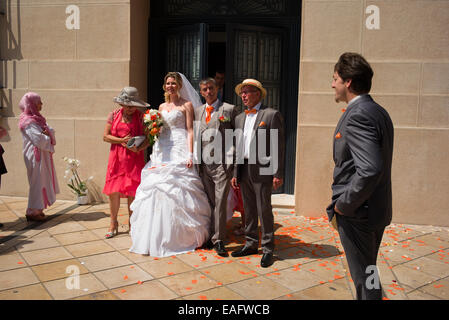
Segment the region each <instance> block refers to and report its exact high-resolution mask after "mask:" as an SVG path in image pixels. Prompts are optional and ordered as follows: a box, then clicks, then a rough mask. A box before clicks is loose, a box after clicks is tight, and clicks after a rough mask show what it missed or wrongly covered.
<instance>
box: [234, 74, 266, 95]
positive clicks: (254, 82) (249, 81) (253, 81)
mask: <svg viewBox="0 0 449 320" xmlns="http://www.w3.org/2000/svg"><path fill="white" fill-rule="evenodd" d="M244 86H253V87H256V88H257V89H259V90H260V92H261V93H262V99H264V98H265V97H266V95H267V90H265V88H264V87H263V86H262V83H260V82H259V81H257V80H256V79H245V80H243V82H242V83H240V84H238V85H237V86H236V87H235V93H237V95H240V91H241V89H242V87H244Z"/></svg>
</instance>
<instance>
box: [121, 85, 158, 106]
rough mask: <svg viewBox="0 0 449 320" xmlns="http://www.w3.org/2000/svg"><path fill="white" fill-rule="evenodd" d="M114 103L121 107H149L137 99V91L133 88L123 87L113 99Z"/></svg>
mask: <svg viewBox="0 0 449 320" xmlns="http://www.w3.org/2000/svg"><path fill="white" fill-rule="evenodd" d="M113 101H114V102H116V103H118V104H120V105H122V106H131V107H141V108H145V107H149V106H150V105H149V104H148V103H146V102H144V101H142V100H140V99H139V91H138V90H137V89H136V88H134V87H125V88H123V89H122V91H120V94H119V95H118V96H117V97H114V99H113Z"/></svg>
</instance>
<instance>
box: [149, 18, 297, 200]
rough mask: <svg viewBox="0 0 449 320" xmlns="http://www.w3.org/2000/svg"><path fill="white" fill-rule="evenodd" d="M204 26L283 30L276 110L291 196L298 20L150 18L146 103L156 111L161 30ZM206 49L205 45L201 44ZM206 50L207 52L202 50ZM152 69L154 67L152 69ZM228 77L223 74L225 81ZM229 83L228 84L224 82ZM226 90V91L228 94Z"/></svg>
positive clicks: (160, 75)
mask: <svg viewBox="0 0 449 320" xmlns="http://www.w3.org/2000/svg"><path fill="white" fill-rule="evenodd" d="M198 23H204V24H206V25H215V26H216V25H228V24H241V25H246V26H251V25H253V26H258V27H264V26H266V27H272V28H283V29H284V30H285V31H286V36H285V42H286V43H285V44H284V47H285V49H286V50H285V52H284V53H283V55H284V56H283V58H284V59H285V60H284V63H283V66H282V71H281V72H283V73H284V75H285V76H284V77H283V80H284V82H283V83H284V85H283V90H284V91H283V93H282V95H283V103H282V104H281V105H280V106H279V108H280V110H281V113H282V115H283V116H284V124H285V132H286V134H285V139H286V141H285V148H286V150H285V155H286V156H285V179H284V180H285V181H284V186H283V191H282V192H283V193H287V194H294V192H295V171H296V152H298V150H296V148H297V144H296V141H297V123H298V103H299V100H298V97H299V71H300V70H299V67H300V39H301V23H300V17H247V16H223V17H210V16H201V17H163V18H158V17H156V18H150V20H149V24H148V35H149V41H148V45H149V48H148V88H147V89H148V102H149V103H150V104H151V105H152V106H153V108H157V107H158V105H159V103H161V101H163V100H162V99H163V92H162V79H163V77H164V76H165V71H164V70H163V67H162V68H160V67H158V66H159V65H162V63H161V62H162V61H163V60H164V59H163V57H162V56H161V55H162V52H161V51H162V50H159V49H158V48H160V47H161V43H163V40H164V39H163V38H162V36H163V30H166V29H168V28H175V27H177V26H178V27H181V26H185V25H193V24H198ZM204 45H206V47H207V44H204ZM206 50H207V48H206ZM203 63H204V64H205V66H204V69H203V70H204V73H205V74H204V75H203V76H206V75H207V71H208V70H207V63H206V62H205V61H204V62H203ZM153 66H156V67H153ZM228 77H230V75H229V74H228V72H227V73H226V81H229V80H231V79H229V80H228ZM228 83H230V82H228ZM230 87H232V85H231V86H228V88H227V89H228V90H232V88H230Z"/></svg>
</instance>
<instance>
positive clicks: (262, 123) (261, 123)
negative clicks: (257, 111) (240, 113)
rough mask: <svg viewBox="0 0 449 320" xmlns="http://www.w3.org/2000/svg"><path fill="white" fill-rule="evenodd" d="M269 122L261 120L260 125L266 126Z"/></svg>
mask: <svg viewBox="0 0 449 320" xmlns="http://www.w3.org/2000/svg"><path fill="white" fill-rule="evenodd" d="M266 125H267V124H266V123H265V122H263V121H261V122H260V123H259V127H263V126H266Z"/></svg>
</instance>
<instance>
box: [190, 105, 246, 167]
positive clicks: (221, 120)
mask: <svg viewBox="0 0 449 320" xmlns="http://www.w3.org/2000/svg"><path fill="white" fill-rule="evenodd" d="M206 115H207V113H206V105H203V106H202V107H201V108H197V110H195V121H198V122H199V124H197V125H199V128H198V129H197V131H198V132H197V133H196V135H198V136H197V137H196V139H197V140H196V141H197V143H199V144H200V145H201V150H202V151H201V153H202V161H201V164H200V165H204V164H207V162H206V163H205V161H204V159H205V157H209V159H214V161H213V163H212V164H211V165H212V166H215V167H216V166H221V167H223V169H224V170H225V171H226V172H229V171H231V170H232V168H233V154H234V146H233V141H232V139H231V140H230V141H228V143H226V135H228V137H229V135H231V134H232V131H233V130H234V127H235V117H236V115H237V109H236V108H235V106H234V105H231V104H229V103H226V102H221V101H220V102H219V105H218V110H217V111H215V112H213V113H212V116H211V120H210V121H209V123H206ZM226 131H228V132H226ZM216 132H219V133H220V135H221V141H216V140H215V139H216V138H217V137H216V134H215V133H216ZM214 141H215V142H214ZM212 143H213V144H214V145H213V147H212V146H210V144H212ZM217 143H218V144H220V146H221V152H220V154H218V155H216V154H215V152H216V151H217V150H218V151H220V149H218V148H217V147H218V144H217ZM208 146H209V147H210V148H207V147H208ZM227 146H229V148H228V149H227V148H226V147H227ZM205 152H209V153H208V154H206V155H204V154H203V153H205ZM227 155H229V158H228V159H227V158H226V156H227ZM209 165H210V164H209ZM198 169H199V168H198Z"/></svg>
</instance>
